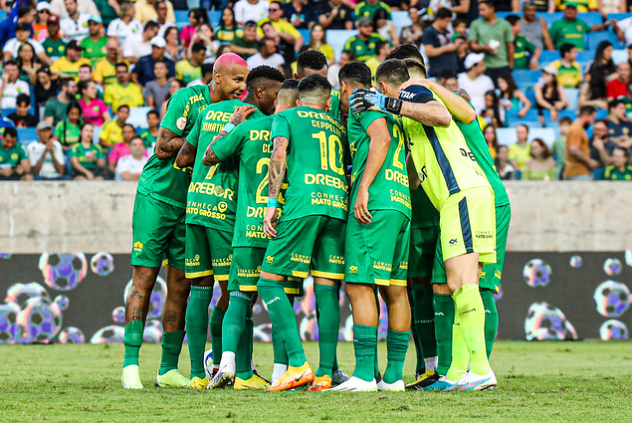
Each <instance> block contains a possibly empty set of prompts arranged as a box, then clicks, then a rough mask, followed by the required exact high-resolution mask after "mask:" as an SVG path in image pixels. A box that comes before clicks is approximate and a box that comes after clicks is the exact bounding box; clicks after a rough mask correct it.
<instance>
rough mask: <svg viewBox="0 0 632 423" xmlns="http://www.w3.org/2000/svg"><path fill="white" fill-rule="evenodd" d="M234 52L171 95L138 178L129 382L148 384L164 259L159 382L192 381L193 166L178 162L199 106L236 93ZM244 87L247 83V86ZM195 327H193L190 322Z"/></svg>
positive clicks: (126, 368)
mask: <svg viewBox="0 0 632 423" xmlns="http://www.w3.org/2000/svg"><path fill="white" fill-rule="evenodd" d="M231 66H232V65H231V60H230V56H228V55H227V57H220V59H218V60H217V62H216V63H215V68H216V72H217V74H218V78H217V79H215V80H214V81H213V82H211V84H210V85H209V86H197V87H191V88H186V89H181V90H179V91H178V92H176V93H175V94H174V95H173V97H171V99H170V101H169V106H168V108H167V112H166V113H165V116H164V118H163V119H162V122H161V124H160V130H159V132H158V140H157V142H156V150H155V153H154V154H153V155H152V156H151V157H150V158H149V161H148V162H147V164H146V165H145V167H144V169H143V173H142V174H141V177H140V180H139V182H138V191H137V193H136V200H135V202H134V217H133V221H132V231H133V247H132V260H131V262H132V266H134V274H133V279H132V289H130V292H129V295H128V297H127V301H126V306H127V307H126V326H125V338H124V343H125V359H124V361H123V375H122V382H123V387H124V388H131V389H142V387H143V385H142V383H141V381H140V376H139V369H138V364H139V362H138V356H139V350H140V347H141V345H142V342H143V329H144V324H145V318H146V316H147V310H148V308H149V300H150V296H151V291H152V289H153V287H154V284H155V283H156V278H157V276H158V272H159V271H160V266H161V264H162V262H163V259H165V258H166V259H167V263H168V268H167V301H166V303H165V309H164V312H163V318H162V325H163V335H162V358H161V363H160V370H159V371H158V375H157V377H156V385H157V386H163V387H167V386H188V385H189V381H188V379H187V378H186V377H184V376H183V375H182V374H180V373H179V372H178V357H179V355H180V351H181V349H182V341H183V339H184V318H185V310H186V308H187V298H188V296H189V290H190V286H189V282H188V281H187V280H186V278H185V274H184V263H185V259H184V244H185V226H184V220H185V207H186V192H187V187H188V186H189V181H190V177H189V175H190V172H191V171H190V169H187V168H186V167H183V168H180V167H178V166H177V165H176V163H175V158H176V155H177V154H178V151H179V150H180V147H181V146H182V143H183V140H184V137H186V136H187V135H188V134H189V132H190V131H191V129H192V128H193V125H194V124H195V121H196V119H197V117H198V114H199V112H200V111H201V110H202V109H204V108H205V107H206V106H207V105H209V104H211V103H212V102H217V101H221V100H223V99H225V98H228V96H229V95H233V94H232V90H234V89H235V88H234V87H233V88H231V86H230V83H226V82H224V83H223V84H221V86H220V82H221V75H222V73H225V72H226V71H227V69H229V68H230V67H231ZM242 90H243V89H242ZM189 329H190V328H189Z"/></svg>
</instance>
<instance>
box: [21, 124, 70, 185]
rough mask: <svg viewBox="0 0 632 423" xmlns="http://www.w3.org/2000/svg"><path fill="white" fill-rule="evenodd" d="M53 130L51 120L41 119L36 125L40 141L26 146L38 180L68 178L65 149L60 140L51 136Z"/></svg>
mask: <svg viewBox="0 0 632 423" xmlns="http://www.w3.org/2000/svg"><path fill="white" fill-rule="evenodd" d="M52 130H53V127H52V125H51V124H50V122H47V121H41V122H40V123H38V124H37V127H36V133H37V137H38V141H37V142H32V143H30V144H29V145H28V146H27V147H26V150H27V152H28V156H29V162H30V165H31V169H32V171H33V175H35V179H36V180H48V181H51V180H63V179H68V178H67V177H66V175H64V162H65V158H64V150H63V149H62V147H61V144H60V143H59V141H54V140H53V139H52V138H51V136H52V134H53V132H52Z"/></svg>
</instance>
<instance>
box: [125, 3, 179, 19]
mask: <svg viewBox="0 0 632 423" xmlns="http://www.w3.org/2000/svg"><path fill="white" fill-rule="evenodd" d="M156 1H157V0H138V1H137V2H136V15H135V18H136V20H138V21H140V22H141V23H142V24H143V25H145V24H147V23H148V22H151V21H153V20H154V19H156V18H157V17H158V13H157V12H156V9H155V8H154V5H155V4H156ZM164 1H165V4H166V5H167V20H168V21H169V22H173V23H175V21H176V15H175V13H174V12H173V4H171V2H170V1H169V0H164Z"/></svg>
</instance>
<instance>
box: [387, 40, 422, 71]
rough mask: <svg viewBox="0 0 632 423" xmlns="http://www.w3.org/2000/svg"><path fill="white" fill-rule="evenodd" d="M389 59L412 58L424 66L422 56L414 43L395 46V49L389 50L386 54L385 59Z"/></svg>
mask: <svg viewBox="0 0 632 423" xmlns="http://www.w3.org/2000/svg"><path fill="white" fill-rule="evenodd" d="M389 59H399V60H405V59H413V60H416V61H418V62H419V63H421V64H423V65H424V66H425V65H426V64H425V63H424V57H423V56H422V55H421V53H420V52H419V49H418V48H417V46H415V45H414V44H402V45H401V46H399V47H397V48H396V49H395V50H393V51H391V54H389V55H388V56H386V60H389Z"/></svg>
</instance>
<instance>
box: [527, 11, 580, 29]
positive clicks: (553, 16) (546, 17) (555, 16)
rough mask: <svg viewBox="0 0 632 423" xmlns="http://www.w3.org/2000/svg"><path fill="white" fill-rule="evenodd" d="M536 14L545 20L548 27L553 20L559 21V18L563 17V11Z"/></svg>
mask: <svg viewBox="0 0 632 423" xmlns="http://www.w3.org/2000/svg"><path fill="white" fill-rule="evenodd" d="M537 16H538V17H540V18H542V19H544V22H546V26H548V27H549V28H550V27H551V24H552V23H553V22H555V21H559V20H560V19H562V18H563V17H564V12H554V13H538V15H537ZM578 17H581V16H578Z"/></svg>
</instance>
